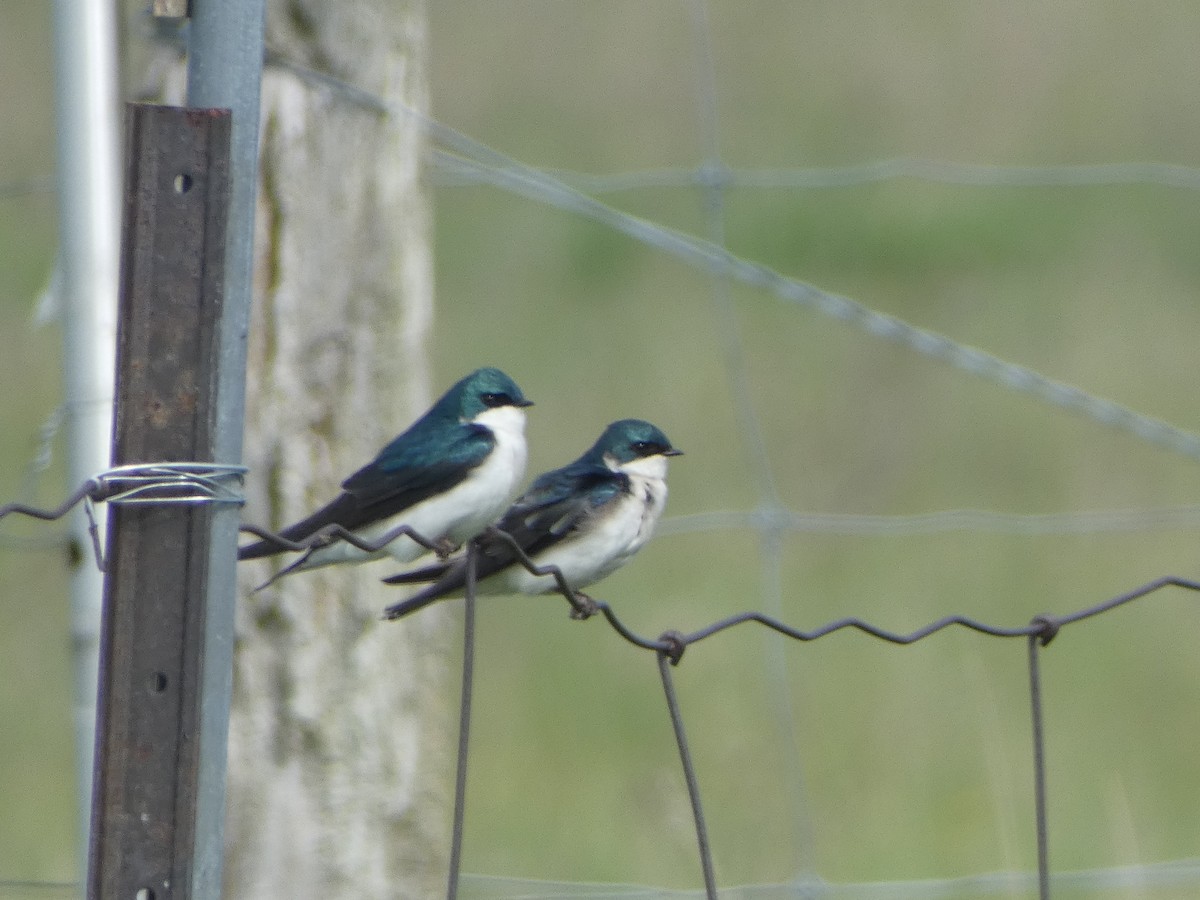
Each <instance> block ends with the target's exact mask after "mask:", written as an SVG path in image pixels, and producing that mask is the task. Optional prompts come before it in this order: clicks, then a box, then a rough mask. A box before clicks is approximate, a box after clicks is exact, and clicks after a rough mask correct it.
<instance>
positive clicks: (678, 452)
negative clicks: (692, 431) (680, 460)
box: [660, 447, 683, 456]
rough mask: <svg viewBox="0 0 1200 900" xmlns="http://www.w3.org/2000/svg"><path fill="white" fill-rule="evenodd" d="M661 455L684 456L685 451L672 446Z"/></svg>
mask: <svg viewBox="0 0 1200 900" xmlns="http://www.w3.org/2000/svg"><path fill="white" fill-rule="evenodd" d="M660 455H661V456H683V451H682V450H680V449H679V448H678V447H672V448H671V449H670V450H664V451H663V452H662V453H661V454H660Z"/></svg>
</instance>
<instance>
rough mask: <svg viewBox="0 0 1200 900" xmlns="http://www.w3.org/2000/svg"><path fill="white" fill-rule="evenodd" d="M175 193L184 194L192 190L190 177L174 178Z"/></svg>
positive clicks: (181, 175)
mask: <svg viewBox="0 0 1200 900" xmlns="http://www.w3.org/2000/svg"><path fill="white" fill-rule="evenodd" d="M174 184H175V193H177V194H186V193H187V192H188V191H190V190H191V189H192V176H191V175H184V174H182V173H181V174H179V175H176V176H175V182H174Z"/></svg>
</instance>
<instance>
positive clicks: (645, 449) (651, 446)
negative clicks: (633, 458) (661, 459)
mask: <svg viewBox="0 0 1200 900" xmlns="http://www.w3.org/2000/svg"><path fill="white" fill-rule="evenodd" d="M662 449H663V448H662V446H661V445H660V444H657V443H655V442H654V441H634V442H633V452H634V453H636V454H637V455H638V456H653V455H654V454H655V453H661V452H662Z"/></svg>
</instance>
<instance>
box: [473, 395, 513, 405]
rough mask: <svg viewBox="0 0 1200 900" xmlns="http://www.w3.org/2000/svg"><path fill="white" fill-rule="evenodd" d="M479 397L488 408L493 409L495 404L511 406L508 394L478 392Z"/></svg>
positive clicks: (510, 398)
mask: <svg viewBox="0 0 1200 900" xmlns="http://www.w3.org/2000/svg"><path fill="white" fill-rule="evenodd" d="M479 399H480V400H482V401H483V405H484V406H486V407H488V408H489V409H495V408H496V407H497V406H512V397H510V396H508V394H493V393H488V394H480V396H479Z"/></svg>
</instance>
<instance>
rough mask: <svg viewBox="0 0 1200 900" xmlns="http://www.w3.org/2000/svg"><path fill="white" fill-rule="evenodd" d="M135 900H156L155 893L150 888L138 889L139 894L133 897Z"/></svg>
mask: <svg viewBox="0 0 1200 900" xmlns="http://www.w3.org/2000/svg"><path fill="white" fill-rule="evenodd" d="M133 898H134V900H154V891H152V890H150V888H138V892H137V893H136V894H134V895H133Z"/></svg>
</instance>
